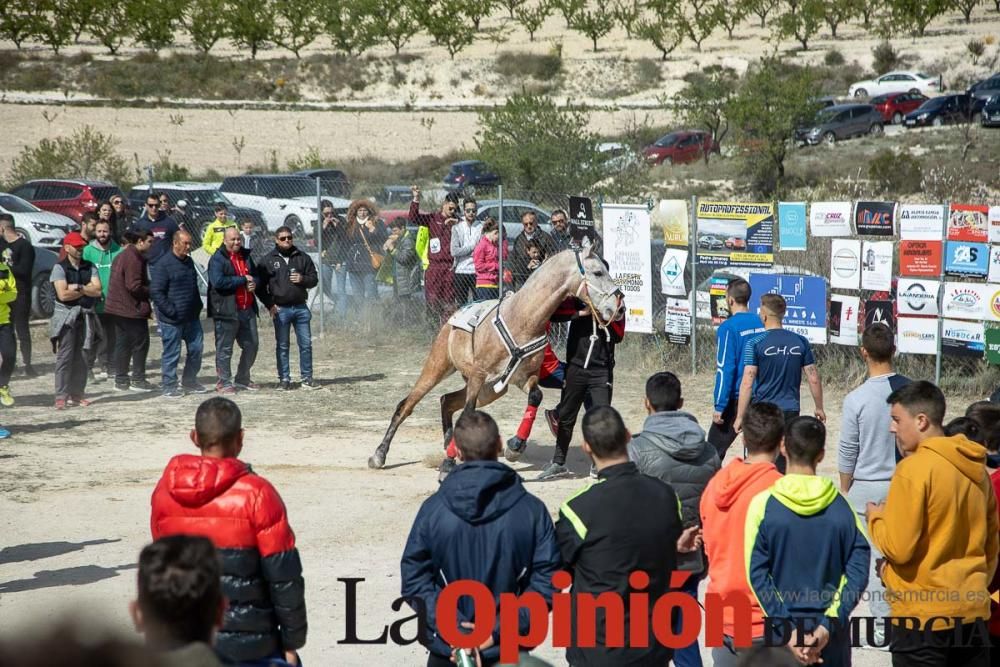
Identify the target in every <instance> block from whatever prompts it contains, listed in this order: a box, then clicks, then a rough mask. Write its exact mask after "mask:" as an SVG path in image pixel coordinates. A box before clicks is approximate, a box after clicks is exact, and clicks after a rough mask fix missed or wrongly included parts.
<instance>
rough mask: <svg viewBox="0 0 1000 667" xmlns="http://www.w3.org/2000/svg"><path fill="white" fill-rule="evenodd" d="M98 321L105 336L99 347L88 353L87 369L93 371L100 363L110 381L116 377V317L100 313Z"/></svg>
mask: <svg viewBox="0 0 1000 667" xmlns="http://www.w3.org/2000/svg"><path fill="white" fill-rule="evenodd" d="M97 319H98V320H99V321H100V323H101V329H102V330H103V331H104V336H103V337H102V338H101V341H100V342H99V343H98V344H97V346H96V347H94V348H92V349H91V350H90V351H89V352H88V353H87V368H89V369H90V370H92V371H93V370H94V369H95V367H97V364H98V363H100V369H101V370H103V371H104V372H105V373H107V374H108V378H109V379H110V378H113V377H114V376H115V338H116V333H115V316H114V315H109V314H108V313H98V314H97Z"/></svg>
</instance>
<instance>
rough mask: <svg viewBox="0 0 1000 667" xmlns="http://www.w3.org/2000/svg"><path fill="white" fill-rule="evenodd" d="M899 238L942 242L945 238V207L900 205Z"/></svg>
mask: <svg viewBox="0 0 1000 667" xmlns="http://www.w3.org/2000/svg"><path fill="white" fill-rule="evenodd" d="M899 238H901V239H906V240H910V241H940V240H941V239H942V238H944V206H937V205H927V204H900V206H899Z"/></svg>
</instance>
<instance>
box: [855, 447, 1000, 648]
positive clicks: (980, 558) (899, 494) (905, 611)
mask: <svg viewBox="0 0 1000 667" xmlns="http://www.w3.org/2000/svg"><path fill="white" fill-rule="evenodd" d="M985 464H986V448H985V447H983V446H982V445H979V444H977V443H975V442H972V441H971V440H968V439H967V438H966V437H965V436H964V435H956V436H953V437H950V438H949V437H935V438H928V439H927V440H924V441H923V442H922V443H920V446H919V447H918V448H917V451H916V452H914V453H913V454H911V455H910V456H907V457H906V458H904V459H903V460H902V461H900V463H899V465H897V466H896V474H895V475H893V477H892V482H891V483H890V484H889V496H888V498H887V499H886V504H885V508H884V510H881V511H876V512H873V513H872V514H871V515H870V516H869V519H868V529H869V531H870V533H869V534H870V535H871V537H872V544H874V545H875V546H876V547H877V548H878V549H879V551H881V552H882V553H883V554H884V555H885V558H886V560H887V561H888V562H887V565H886V568H885V570H884V572H883V574H882V580H883V581H884V582H885V588H886V591H887V592H889V604H890V606H891V607H892V615H893V616H913V617H916V618H919V619H921V620H923V621H926V620H927V619H929V618H931V617H935V616H943V617H946V618H945V619H944V620H942V619H938V620H936V621H935V622H934V628H935V629H936V630H944V629H946V628H949V627H951V625H949V621H950V619H951V617H960V618H961V619H962V622H963V623H969V622H972V621H973V620H974V619H976V618H988V617H989V616H990V600H989V597H988V594H987V592H986V591H987V585H988V584H989V583H990V580H991V579H992V576H993V572H994V570H995V568H996V565H997V552H998V550H1000V535H998V533H997V523H998V518H997V501H996V496H995V495H994V492H993V486H992V483H991V480H990V478H989V475H988V474H987V470H986V465H985ZM935 592H937V594H935ZM892 593H895V595H893V594H892Z"/></svg>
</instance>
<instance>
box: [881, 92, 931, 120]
mask: <svg viewBox="0 0 1000 667" xmlns="http://www.w3.org/2000/svg"><path fill="white" fill-rule="evenodd" d="M928 99H929V98H928V97H927V96H926V95H924V94H922V93H911V92H909V91H907V92H905V93H886V94H885V95H876V96H875V97H873V98H872V99H871V105H872V106H873V107H875V108H876V109H878V112H879V113H880V114H882V120H884V121H885V122H887V123H892V124H893V125H899V124H900V123H902V122H903V117H904V116H905V115H906V114H908V113H910V112H911V111H913V110H914V109H916V108H918V107H919V106H920V105H921V104H923V103H924V102H926V101H927V100H928Z"/></svg>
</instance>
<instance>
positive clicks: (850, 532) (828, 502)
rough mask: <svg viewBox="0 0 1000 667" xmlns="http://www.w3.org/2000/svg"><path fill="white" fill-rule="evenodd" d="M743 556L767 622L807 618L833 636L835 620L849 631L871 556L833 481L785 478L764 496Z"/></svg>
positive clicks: (753, 512) (753, 505)
mask: <svg viewBox="0 0 1000 667" xmlns="http://www.w3.org/2000/svg"><path fill="white" fill-rule="evenodd" d="M744 549H745V554H746V560H745V562H746V567H747V580H748V581H749V583H750V589H751V590H752V591H753V593H754V596H755V597H756V598H757V603H758V604H759V605H760V607H761V609H763V610H764V615H765V616H771V617H778V618H782V617H790V618H808V619H810V621H812V622H813V623H819V624H822V625H824V626H825V627H826V628H827V629H828V630H829V629H830V619H831V618H835V619H837V620H838V621H839V622H840V624H841V627H847V623H848V620H849V617H850V614H851V611H852V610H853V609H854V607H855V606H856V605H857V603H858V601H859V600H861V594H862V592H864V590H865V586H866V585H867V584H868V567H869V563H870V560H871V548H870V547H869V546H868V541H867V540H866V539H865V536H864V533H863V532H862V529H861V524H860V523H859V522H858V518H857V514H855V512H854V509H853V508H852V507H851V505H850V503H848V502H847V499H846V498H844V497H843V496H842V495H840V493H838V492H837V488H836V487H835V486H834V484H833V482H832V481H831V480H829V479H827V478H825V477H818V476H816V475H786V476H784V477H782V478H781V479H779V480H778V481H777V482H775V483H774V486H772V487H771V488H770V489H768V490H767V491H762V492H761V493H759V494H757V495H756V496H755V497H754V499H753V500H752V501H751V502H750V507H749V509H748V510H747V521H746V529H745V533H744ZM805 555H808V557H803V556H805ZM776 627H777V628H778V629H780V624H778V625H777V626H776Z"/></svg>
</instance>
